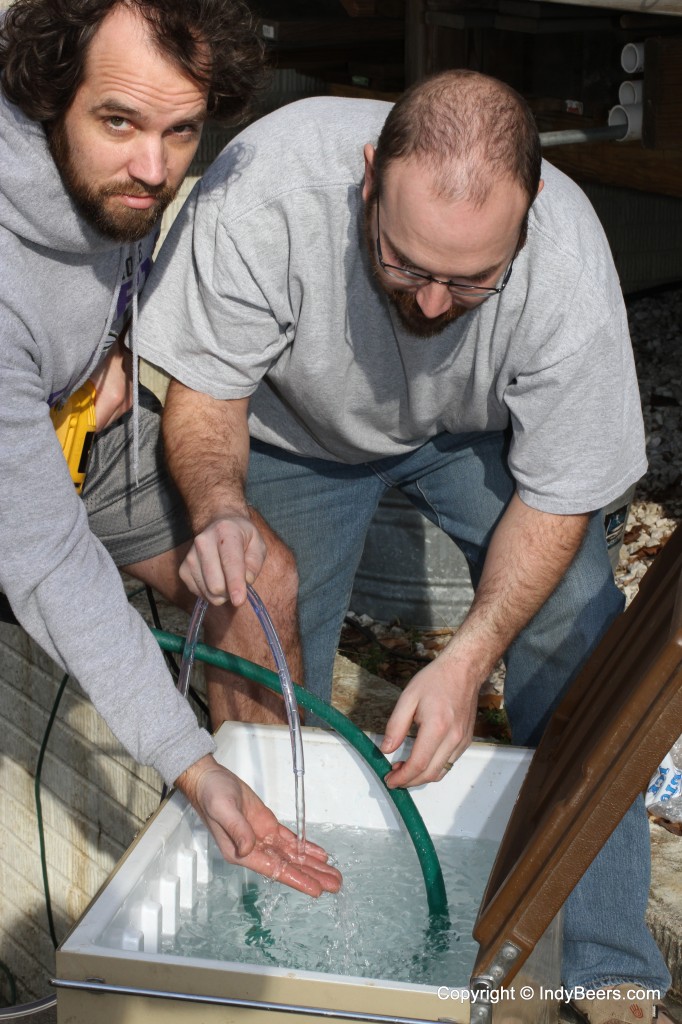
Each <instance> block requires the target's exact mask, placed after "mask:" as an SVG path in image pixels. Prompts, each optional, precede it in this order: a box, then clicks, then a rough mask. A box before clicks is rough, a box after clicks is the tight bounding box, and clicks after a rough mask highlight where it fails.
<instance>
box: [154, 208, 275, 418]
mask: <svg viewBox="0 0 682 1024" xmlns="http://www.w3.org/2000/svg"><path fill="white" fill-rule="evenodd" d="M197 200H198V201H197ZM270 242H271V239H269V238H268V233H267V229H266V227H265V226H264V227H263V229H262V237H261V238H260V239H253V238H250V239H249V247H250V249H251V250H252V251H253V250H255V251H256V252H257V251H258V248H259V244H260V248H261V249H262V253H263V256H262V259H263V261H264V262H265V261H266V260H267V259H268V256H269V252H268V250H270V251H271V250H272V247H271V245H270V244H269V243H270ZM282 258H283V259H284V263H285V264H286V259H285V257H282ZM252 260H253V256H251V257H250V261H252ZM255 272H256V268H254V267H253V266H251V265H249V261H247V259H246V258H245V257H244V255H243V253H242V252H241V251H240V248H239V245H238V242H236V241H235V238H234V237H233V236H232V233H231V231H230V230H229V229H228V228H227V227H226V226H225V224H224V222H223V220H222V217H221V207H220V205H219V204H218V203H217V202H214V201H212V200H211V199H210V198H208V199H207V197H206V196H201V198H199V190H198V188H195V190H194V192H193V193H192V195H191V196H190V198H189V199H188V201H187V203H186V204H185V206H184V207H183V209H182V211H181V212H180V214H179V215H178V217H177V218H176V221H175V223H174V224H173V227H172V228H171V231H170V232H169V234H168V237H167V239H166V241H165V242H164V245H163V246H162V248H161V251H160V253H159V256H158V259H157V260H156V263H155V264H154V267H153V269H152V273H151V275H150V279H149V281H148V283H147V286H146V288H145V292H144V297H143V300H142V303H141V307H140V318H139V323H138V348H139V352H140V355H142V356H143V357H144V358H145V359H147V360H148V361H149V362H151V363H154V364H155V365H157V366H160V367H162V368H163V369H164V370H165V371H166V372H167V373H170V374H171V375H172V376H173V377H175V378H177V379H178V380H179V381H181V382H182V383H183V384H185V385H186V386H187V387H190V388H192V389H193V390H195V391H201V392H204V393H205V394H208V395H210V396H211V397H213V398H216V399H229V398H244V397H248V396H249V395H251V394H252V393H253V391H255V389H256V387H257V386H258V383H259V381H260V380H261V378H262V377H263V376H264V374H265V373H266V372H267V370H268V369H269V367H270V366H272V364H273V363H274V362H275V361H276V360H277V358H278V356H279V355H280V353H281V351H282V349H283V348H284V346H285V345H286V344H287V341H288V334H287V330H288V324H287V322H286V317H284V318H283V320H284V322H281V321H280V320H279V319H278V317H277V315H276V313H275V312H274V311H273V308H272V301H271V300H270V299H269V298H266V296H265V295H264V294H263V291H262V289H261V287H260V285H259V284H258V282H257V281H256V278H255Z"/></svg>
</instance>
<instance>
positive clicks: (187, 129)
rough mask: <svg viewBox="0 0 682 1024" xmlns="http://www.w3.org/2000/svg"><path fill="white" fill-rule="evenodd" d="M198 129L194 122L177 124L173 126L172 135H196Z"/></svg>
mask: <svg viewBox="0 0 682 1024" xmlns="http://www.w3.org/2000/svg"><path fill="white" fill-rule="evenodd" d="M198 131H199V126H198V125H196V124H178V125H176V126H175V127H174V128H173V134H174V135H196V134H197V132H198Z"/></svg>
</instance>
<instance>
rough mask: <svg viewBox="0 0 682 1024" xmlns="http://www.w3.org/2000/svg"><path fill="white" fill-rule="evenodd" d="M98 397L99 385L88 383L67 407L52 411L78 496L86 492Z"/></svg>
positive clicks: (69, 399)
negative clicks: (96, 398) (86, 477)
mask: <svg viewBox="0 0 682 1024" xmlns="http://www.w3.org/2000/svg"><path fill="white" fill-rule="evenodd" d="M96 394H97V392H96V391H95V385H94V384H93V383H92V381H89V380H88V381H86V382H85V384H83V386H82V387H80V388H79V389H78V391H74V393H73V394H72V395H71V396H70V397H69V398H68V399H67V400H66V402H65V403H64V405H62V406H61V407H59V408H58V407H57V406H55V408H54V409H51V410H50V417H51V419H52V424H53V426H54V429H55V433H56V435H57V440H58V441H59V443H60V445H61V446H62V451H63V452H64V458H65V459H66V464H67V466H68V467H69V472H70V473H71V479H72V480H73V482H74V484H75V486H76V492H77V493H78V494H80V493H81V491H82V490H83V484H84V483H85V474H86V472H87V469H88V457H89V455H90V449H91V448H92V442H93V441H94V439H95V433H96V428H97V417H96V415H95V396H96Z"/></svg>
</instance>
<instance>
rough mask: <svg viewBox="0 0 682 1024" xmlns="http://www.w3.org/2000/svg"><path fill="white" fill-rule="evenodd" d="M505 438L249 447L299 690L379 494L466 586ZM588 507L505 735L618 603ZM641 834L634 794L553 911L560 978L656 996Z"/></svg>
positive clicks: (496, 485) (311, 670)
mask: <svg viewBox="0 0 682 1024" xmlns="http://www.w3.org/2000/svg"><path fill="white" fill-rule="evenodd" d="M507 443H508V439H507V437H506V435H504V434H501V433H492V432H491V433H477V434H466V435H457V436H453V435H450V434H440V435H438V436H437V437H435V438H433V439H432V440H431V441H429V442H428V443H427V444H425V445H423V446H422V447H421V448H418V449H417V450H416V451H413V452H409V453H407V454H406V455H400V456H394V457H392V458H386V459H379V460H376V461H374V462H371V463H364V464H361V465H356V466H350V465H346V464H342V463H337V462H331V461H327V460H322V459H305V458H300V457H298V456H295V455H291V454H289V453H287V452H285V451H282V450H281V449H277V448H273V447H271V446H269V445H264V444H261V443H260V442H258V441H253V442H252V447H251V462H250V467H249V478H248V485H247V496H248V500H249V502H250V503H251V504H252V505H253V506H254V507H255V508H257V509H258V510H259V512H260V513H261V514H262V515H263V516H264V518H265V519H266V520H267V521H268V522H269V524H270V525H271V526H272V527H273V529H274V530H275V531H276V532H277V533H278V534H279V535H280V537H281V538H282V539H283V541H284V542H285V543H286V544H287V545H288V546H289V547H290V548H291V550H292V551H293V552H294V555H295V557H296V562H297V566H298V572H299V578H300V597H299V622H300V628H301V636H302V642H303V662H304V669H305V682H306V687H307V688H308V689H309V690H311V691H312V692H313V693H316V694H317V695H318V696H320V697H322V698H323V699H324V700H327V701H328V700H329V699H330V696H331V680H332V670H333V664H334V657H335V653H336V648H337V645H338V639H339V634H340V631H341V626H342V623H343V618H344V616H345V614H346V610H347V608H348V602H349V600H350V595H351V590H352V587H353V579H354V577H355V573H356V570H357V567H358V564H359V561H360V558H361V556H362V550H363V546H364V541H365V536H366V533H367V530H368V528H369V525H370V522H371V520H372V518H373V516H374V513H375V511H376V509H377V505H378V503H379V500H380V498H381V497H382V496H383V494H385V492H386V491H387V490H388V489H389V488H391V487H395V488H398V489H399V490H400V491H402V493H403V494H404V495H405V496H406V497H407V498H408V499H409V500H410V501H411V502H412V503H413V504H414V505H415V506H416V507H417V508H418V509H419V511H420V512H422V513H423V515H425V516H426V517H427V518H428V519H430V520H431V521H432V522H433V523H435V524H436V525H437V526H439V527H440V528H441V529H442V530H444V531H445V533H447V534H448V535H449V536H450V537H451V538H452V540H453V541H455V543H456V544H457V545H458V547H459V548H460V550H461V551H462V553H463V554H464V556H465V558H466V559H467V562H468V565H469V569H470V572H471V578H472V583H473V585H474V587H475V586H476V585H477V583H478V580H479V579H480V575H481V571H482V569H483V563H484V561H485V556H486V551H487V547H488V544H489V541H490V538H491V536H492V534H493V532H494V530H495V527H496V525H497V523H498V522H499V520H500V518H501V516H502V514H503V513H504V510H505V508H506V507H507V504H508V503H509V501H510V500H511V497H512V495H513V494H514V490H515V484H514V480H513V478H512V476H511V474H510V472H509V468H508V465H507ZM622 608H623V598H622V595H621V594H620V593H619V591H618V589H617V587H616V586H615V584H614V582H613V575H612V571H611V566H610V562H609V557H608V552H607V548H606V541H605V537H604V530H603V525H602V522H601V516H600V515H598V514H595V515H594V516H593V517H592V521H591V523H590V527H589V529H588V533H587V536H586V538H585V541H584V543H583V545H582V547H581V549H580V551H579V553H578V554H577V556H576V558H575V560H574V562H573V564H572V565H571V567H570V568H569V570H568V572H567V573H566V575H565V577H564V579H563V580H562V581H561V583H560V584H559V586H558V587H557V589H556V590H555V592H554V594H553V595H552V596H551V597H550V598H549V600H548V601H547V602H546V603H545V605H544V606H543V607H542V608H541V609H540V611H539V612H538V613H537V615H536V616H535V617H534V618H533V620H532V621H531V622H530V623H529V625H528V626H527V627H526V628H525V629H524V630H523V631H522V632H521V633H520V634H519V636H518V637H517V639H516V640H515V641H514V643H513V644H512V645H511V647H510V648H509V650H508V652H507V656H506V659H505V660H506V664H507V674H506V679H505V706H506V708H507V712H508V715H509V719H510V723H511V728H512V736H513V740H514V743H516V744H519V745H522V746H535V745H536V744H537V743H538V741H539V739H540V736H541V735H542V732H543V730H544V728H545V725H546V724H547V721H548V719H549V718H550V716H551V714H552V711H553V710H554V708H555V707H556V705H557V703H558V702H559V701H560V699H561V697H562V696H563V694H564V692H565V690H566V689H567V687H568V686H569V685H570V683H571V681H572V680H573V678H574V677H575V675H576V674H577V672H578V670H579V669H580V667H581V665H582V664H583V662H584V661H585V660H586V658H587V656H588V655H589V654H590V652H591V651H592V649H593V648H594V647H595V645H596V644H597V642H598V641H599V640H600V638H601V636H602V635H603V633H604V632H605V630H606V629H607V627H608V626H609V624H610V623H611V622H612V621H613V619H614V618H615V617H616V616H617V615H618V614H619V613H620V612H621V611H622ZM649 863H650V851H649V834H648V825H647V821H646V814H645V811H644V802H643V800H641V799H640V800H638V801H637V802H636V803H635V804H634V805H633V807H632V808H631V810H630V811H629V812H628V813H627V814H626V816H625V818H624V819H623V821H622V822H621V824H620V825H619V826H618V828H617V829H616V830H615V832H614V833H613V835H612V836H611V838H610V839H609V841H608V842H607V843H606V845H605V846H604V848H603V849H602V851H601V852H600V853H599V855H598V856H597V858H596V859H595V860H594V861H593V863H592V865H591V866H590V868H589V869H588V870H587V872H586V873H585V875H584V876H583V878H582V879H581V881H580V882H579V883H578V885H577V886H576V888H575V890H574V891H573V893H572V894H571V896H570V897H569V898H568V900H567V901H566V906H565V928H564V964H563V982H564V985H565V986H566V987H567V988H569V989H570V988H572V987H574V986H576V985H583V986H586V987H603V986H604V985H609V984H617V983H620V982H627V981H633V982H637V983H639V984H641V985H645V986H646V987H648V988H653V989H660V990H661V993H663V992H665V991H666V990H667V988H668V986H669V984H670V975H669V973H668V971H667V969H666V967H665V964H664V962H663V958H662V956H661V954H660V952H659V950H658V948H657V946H656V944H655V943H654V940H653V938H652V937H651V935H650V933H649V931H648V929H647V927H646V925H645V923H644V911H645V908H646V903H647V898H648V891H649Z"/></svg>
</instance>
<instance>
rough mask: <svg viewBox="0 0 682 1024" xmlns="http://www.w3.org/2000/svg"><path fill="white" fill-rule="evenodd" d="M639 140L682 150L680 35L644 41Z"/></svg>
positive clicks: (681, 47) (655, 147)
mask: <svg viewBox="0 0 682 1024" xmlns="http://www.w3.org/2000/svg"><path fill="white" fill-rule="evenodd" d="M642 142H643V143H644V145H645V146H646V147H647V149H677V150H682V37H680V36H660V37H653V38H651V39H647V40H646V41H645V43H644V108H643V119H642Z"/></svg>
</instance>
